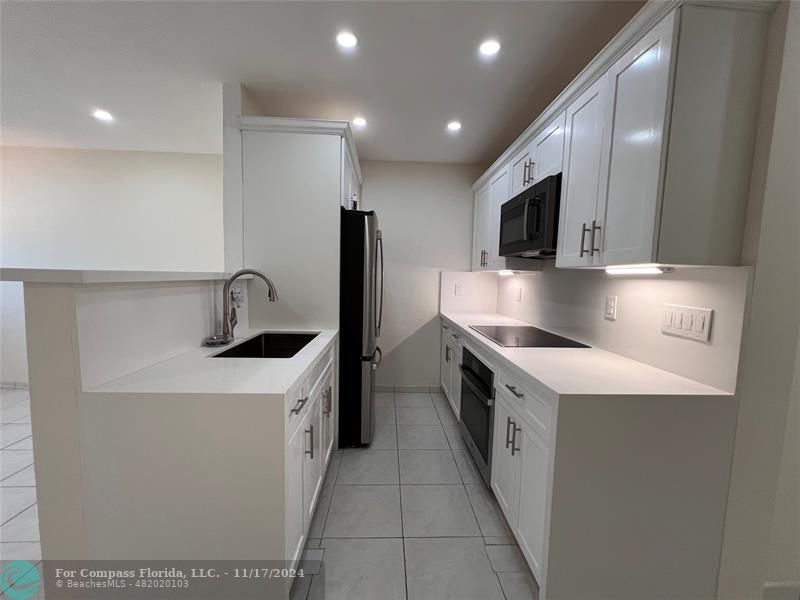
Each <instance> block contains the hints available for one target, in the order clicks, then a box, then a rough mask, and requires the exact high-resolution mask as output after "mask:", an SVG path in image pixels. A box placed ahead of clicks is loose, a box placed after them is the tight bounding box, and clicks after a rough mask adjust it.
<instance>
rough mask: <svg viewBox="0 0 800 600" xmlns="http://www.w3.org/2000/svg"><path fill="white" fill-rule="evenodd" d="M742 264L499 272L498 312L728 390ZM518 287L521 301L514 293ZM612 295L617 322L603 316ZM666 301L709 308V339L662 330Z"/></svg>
mask: <svg viewBox="0 0 800 600" xmlns="http://www.w3.org/2000/svg"><path fill="white" fill-rule="evenodd" d="M748 273H749V269H748V268H716V269H712V268H708V269H705V268H703V269H679V270H677V271H676V272H674V273H667V274H663V275H659V276H642V277H618V276H611V275H607V274H606V273H604V272H602V271H566V270H560V269H559V270H556V269H554V268H553V265H552V263H548V264H547V265H546V267H545V269H544V270H542V271H541V272H534V273H528V274H518V275H513V276H509V277H502V276H501V277H499V286H498V300H497V308H498V312H500V313H503V314H506V315H509V316H511V317H514V318H517V319H521V320H523V321H527V322H529V323H532V324H533V325H538V326H541V327H543V328H546V329H550V330H552V331H554V332H556V333H560V334H563V335H565V336H567V337H574V338H577V339H579V340H582V341H584V342H586V343H588V344H590V345H592V346H598V347H600V348H603V349H605V350H609V351H611V352H615V353H617V354H621V355H623V356H627V357H629V358H633V359H635V360H638V361H641V362H644V363H647V364H650V365H653V366H655V367H658V368H661V369H665V370H667V371H671V372H673V373H677V374H678V375H683V376H684V377H688V378H690V379H694V380H695V381H700V382H702V383H705V384H707V385H711V386H713V387H716V388H720V389H723V390H726V391H733V389H734V387H735V385H736V370H737V368H738V361H739V347H740V341H741V333H742V321H743V318H744V310H745V303H746V297H747V280H748ZM518 288H522V302H517V301H516V297H517V290H518ZM607 295H613V296H617V320H616V321H609V320H606V318H605V315H604V309H605V299H606V296H607ZM665 303H669V304H681V305H684V306H696V307H700V308H712V309H714V316H713V321H712V328H711V339H710V341H709V343H705V342H699V341H695V340H687V339H684V338H679V337H675V336H669V335H664V334H662V333H661V321H662V317H663V307H664V304H665Z"/></svg>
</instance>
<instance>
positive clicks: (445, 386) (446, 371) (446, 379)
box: [440, 329, 453, 400]
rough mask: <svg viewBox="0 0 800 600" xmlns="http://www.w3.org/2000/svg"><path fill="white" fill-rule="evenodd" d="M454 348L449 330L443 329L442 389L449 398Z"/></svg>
mask: <svg viewBox="0 0 800 600" xmlns="http://www.w3.org/2000/svg"><path fill="white" fill-rule="evenodd" d="M452 351H453V349H452V348H451V346H450V341H449V340H448V336H447V332H446V331H445V330H444V329H443V330H442V357H441V361H440V362H441V369H440V379H441V384H442V391H443V392H444V395H445V397H446V398H447V399H448V400H449V399H450V360H451V355H450V353H451V352H452Z"/></svg>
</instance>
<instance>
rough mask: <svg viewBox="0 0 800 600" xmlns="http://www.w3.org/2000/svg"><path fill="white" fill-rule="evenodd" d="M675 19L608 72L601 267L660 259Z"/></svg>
mask: <svg viewBox="0 0 800 600" xmlns="http://www.w3.org/2000/svg"><path fill="white" fill-rule="evenodd" d="M675 21H676V18H675V13H674V12H673V13H671V14H670V15H668V16H667V17H666V18H664V20H662V21H661V22H660V23H659V24H658V25H657V26H656V27H655V28H653V29H652V30H651V31H650V32H649V33H647V34H646V35H645V36H644V37H643V38H642V39H641V40H640V41H639V42H638V43H637V44H635V45H634V46H633V47H632V48H631V49H630V50H629V51H628V52H627V53H626V54H624V55H623V56H622V57H621V58H620V59H619V60H618V61H617V62H615V63H614V64H613V65H612V67H611V68H610V69H609V71H608V75H607V77H608V85H609V103H608V108H607V113H606V116H605V122H606V123H608V124H609V128H610V135H609V136H608V139H607V143H608V144H609V147H608V148H607V150H606V151H605V152H606V154H607V156H608V183H607V188H606V192H605V194H601V201H602V197H603V196H604V197H605V210H604V211H603V210H602V208H603V205H602V204H600V205H599V206H598V211H597V223H596V226H595V231H594V233H595V236H594V239H595V244H596V245H597V246H598V247H599V248H600V254H599V255H598V256H596V262H599V264H602V265H615V264H636V263H647V262H650V261H651V260H653V258H654V255H655V246H654V244H655V241H656V240H655V233H656V231H655V225H656V222H657V214H658V203H659V193H658V192H659V179H660V174H661V155H662V149H663V146H664V144H663V141H664V138H665V133H666V128H665V122H666V116H667V104H668V102H667V100H668V94H669V76H670V64H671V62H670V61H671V57H672V42H673V36H674V33H675Z"/></svg>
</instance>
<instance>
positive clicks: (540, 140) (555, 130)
mask: <svg viewBox="0 0 800 600" xmlns="http://www.w3.org/2000/svg"><path fill="white" fill-rule="evenodd" d="M566 120H567V115H566V112H562V113H561V114H560V115H558V116H557V117H556V118H555V119H553V120H552V122H550V124H549V125H547V127H545V128H544V130H542V132H541V133H540V134H539V135H537V136H536V137H535V138H534V140H533V142H532V143H531V148H532V150H531V156H532V161H533V174H532V176H531V179H530V181H531V183H533V182H534V181H539V180H540V179H544V178H545V177H549V176H550V175H556V174H558V173H561V169H562V164H563V158H564V128H565V124H566Z"/></svg>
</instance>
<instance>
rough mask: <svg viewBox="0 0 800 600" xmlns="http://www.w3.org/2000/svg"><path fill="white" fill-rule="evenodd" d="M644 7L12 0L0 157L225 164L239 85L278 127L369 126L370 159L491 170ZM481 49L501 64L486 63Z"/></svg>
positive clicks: (5, 26) (365, 143) (600, 0)
mask: <svg viewBox="0 0 800 600" xmlns="http://www.w3.org/2000/svg"><path fill="white" fill-rule="evenodd" d="M641 6H642V2H639V1H635V0H628V1H616V2H609V1H604V0H589V1H585V2H584V1H568V0H567V1H565V0H562V1H542V0H539V1H533V2H482V1H475V2H414V1H408V2H226V1H221V2H200V1H183V2H157V1H151V2H69V1H56V2H3V3H2V9H0V10H2V24H1V27H2V42H1V43H2V47H1V49H2V54H0V60H1V66H2V73H1V77H2V79H1V82H2V92H1V94H0V100H1V101H2V105H1V107H2V112H0V125H2V135H3V140H2V143H3V144H6V145H35V146H55V147H76V148H103V149H124V150H148V151H166V152H197V153H221V152H222V128H221V120H222V86H221V82H223V81H231V82H236V81H241V82H242V83H244V85H245V86H246V87H247V89H248V90H249V91H250V92H251V95H252V96H253V98H254V100H255V101H256V103H257V104H258V105H259V107H260V108H261V109H262V111H263V112H264V113H265V114H268V115H270V116H287V117H318V118H331V119H342V120H349V119H352V118H353V116H355V115H356V114H360V115H363V116H364V117H365V118H366V119H367V121H368V123H367V126H366V127H365V128H364V129H362V130H356V131H355V132H354V133H355V138H356V144H357V147H358V152H359V155H360V158H361V159H373V160H402V161H410V160H414V161H429V162H460V163H487V162H491V161H493V160H494V159H495V158H496V157H497V156H498V155H499V154H500V153H501V152H502V151H503V149H504V148H505V147H506V146H508V145H509V144H510V143H511V142H512V141H513V140H514V139H515V138H516V137H517V136H518V135H519V134H520V133H521V132H522V131H523V130H524V129H525V128H526V127H527V126H528V125H529V124H530V122H531V121H533V119H534V118H535V117H536V116H537V115H538V114H539V113H540V112H541V111H542V109H544V108H545V107H546V106H547V105H548V104H549V103H550V101H551V100H553V99H554V98H555V97H556V95H557V94H558V93H559V92H560V91H561V90H562V89H563V88H564V87H565V86H566V84H567V83H569V81H571V80H572V78H573V77H574V76H575V75H577V74H578V72H579V71H580V70H581V69H582V68H583V67H584V66H585V65H586V64H587V63H588V62H589V60H590V59H591V58H592V57H593V56H594V55H595V54H596V53H597V52H598V51H599V50H600V49H601V48H602V47H603V46H604V45H605V44H606V43H607V42H608V41H609V40H610V39H611V38H612V37H613V36H614V35H615V34H616V32H617V31H619V29H620V28H621V27H622V26H623V25H624V24H625V23H626V22H627V21H628V20H629V19H630V18H631V17H632V16H633V15H634V14H635V13H636V11H637V10H638V9H639V8H641ZM341 29H349V30H351V31H353V32H354V33H355V34H356V35H357V36H358V38H359V45H358V47H357V48H356V50H355V51H354V52H351V53H343V52H341V51H340V50H339V49H338V48H337V46H336V43H335V36H336V33H337V31H339V30H341ZM488 37H495V38H497V39H498V40H499V41H500V42H501V43H502V49H501V51H500V53H499V54H498V55H497V56H496V57H494V59H493V60H486V59H484V58H482V57H480V56H479V54H478V52H477V46H478V45H479V43H480V42H481V41H482V40H483V39H485V38H488ZM98 107H99V108H103V109H106V110H108V111H110V112H111V113H112V114H113V115H114V116H115V118H116V120H115V122H114V123H112V124H104V123H101V122H98V121H96V120H94V119H93V118H92V117H91V112H92V110H93V109H94V108H98ZM451 119H458V120H459V121H461V122H462V123H463V128H462V130H461V131H460V132H458V134H456V135H453V134H450V133H448V132H447V131H446V128H445V125H446V123H447V122H448V121H449V120H451Z"/></svg>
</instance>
